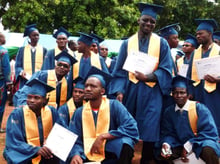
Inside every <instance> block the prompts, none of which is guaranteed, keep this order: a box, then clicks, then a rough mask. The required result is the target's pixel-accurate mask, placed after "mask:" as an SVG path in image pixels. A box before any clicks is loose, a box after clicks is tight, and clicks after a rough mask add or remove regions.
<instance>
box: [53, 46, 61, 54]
mask: <svg viewBox="0 0 220 164" xmlns="http://www.w3.org/2000/svg"><path fill="white" fill-rule="evenodd" d="M61 52H62V51H61V50H60V49H59V48H58V47H55V49H54V56H57V55H58V54H59V53H61Z"/></svg>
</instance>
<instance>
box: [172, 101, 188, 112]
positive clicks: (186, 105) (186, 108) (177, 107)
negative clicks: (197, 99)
mask: <svg viewBox="0 0 220 164" xmlns="http://www.w3.org/2000/svg"><path fill="white" fill-rule="evenodd" d="M188 109H189V100H187V101H186V103H185V105H184V106H183V107H182V108H180V107H179V106H178V105H177V104H176V106H175V112H176V111H178V110H180V111H183V110H185V111H188Z"/></svg>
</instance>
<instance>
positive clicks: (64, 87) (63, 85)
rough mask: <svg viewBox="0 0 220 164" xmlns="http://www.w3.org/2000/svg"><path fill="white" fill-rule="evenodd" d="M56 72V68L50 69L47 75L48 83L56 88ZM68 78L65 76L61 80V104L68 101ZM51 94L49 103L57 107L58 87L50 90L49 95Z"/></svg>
mask: <svg viewBox="0 0 220 164" xmlns="http://www.w3.org/2000/svg"><path fill="white" fill-rule="evenodd" d="M56 80H57V79H56V73H55V70H48V76H47V84H48V85H50V86H52V87H54V88H56V85H57V84H56ZM67 89H68V87H67V80H66V78H65V77H63V78H62V81H61V91H60V94H61V95H60V106H61V105H63V104H65V103H66V101H67ZM48 96H49V102H48V105H51V106H53V107H54V108H57V104H56V89H55V90H53V91H51V92H49V93H48V94H47V97H48Z"/></svg>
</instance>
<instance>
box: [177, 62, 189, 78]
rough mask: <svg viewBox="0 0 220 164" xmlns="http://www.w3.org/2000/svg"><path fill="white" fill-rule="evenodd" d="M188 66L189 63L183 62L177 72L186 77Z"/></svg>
mask: <svg viewBox="0 0 220 164" xmlns="http://www.w3.org/2000/svg"><path fill="white" fill-rule="evenodd" d="M188 68H189V64H183V65H182V66H181V67H180V70H179V72H178V74H179V75H181V76H183V77H186V75H187V71H188Z"/></svg>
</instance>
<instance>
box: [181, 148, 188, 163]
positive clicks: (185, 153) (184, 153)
mask: <svg viewBox="0 0 220 164" xmlns="http://www.w3.org/2000/svg"><path fill="white" fill-rule="evenodd" d="M186 156H187V151H186V149H185V148H183V151H182V154H181V161H183V162H184V163H188V162H189V159H188V158H187V157H186Z"/></svg>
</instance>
